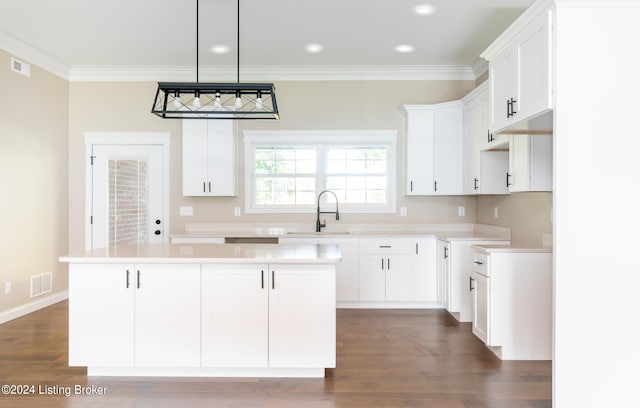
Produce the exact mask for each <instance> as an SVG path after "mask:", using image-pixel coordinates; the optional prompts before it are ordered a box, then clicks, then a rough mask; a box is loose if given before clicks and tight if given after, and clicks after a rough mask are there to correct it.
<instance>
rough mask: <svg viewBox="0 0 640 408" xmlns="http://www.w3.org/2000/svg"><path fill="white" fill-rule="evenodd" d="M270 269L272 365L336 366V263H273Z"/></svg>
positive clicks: (270, 360) (270, 365)
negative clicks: (327, 264)
mask: <svg viewBox="0 0 640 408" xmlns="http://www.w3.org/2000/svg"><path fill="white" fill-rule="evenodd" d="M269 270H270V272H271V273H270V275H269V278H270V281H269V290H270V292H269V367H303V368H304V367H308V368H313V367H335V366H336V296H335V288H336V281H335V273H334V269H333V266H322V265H305V266H304V267H301V266H299V265H269Z"/></svg>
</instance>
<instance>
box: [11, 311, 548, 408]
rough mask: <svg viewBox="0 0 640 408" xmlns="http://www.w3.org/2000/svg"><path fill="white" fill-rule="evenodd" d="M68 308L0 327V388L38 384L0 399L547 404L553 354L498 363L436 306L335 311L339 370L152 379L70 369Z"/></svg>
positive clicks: (108, 403) (453, 406)
mask: <svg viewBox="0 0 640 408" xmlns="http://www.w3.org/2000/svg"><path fill="white" fill-rule="evenodd" d="M67 308H68V304H67V302H61V303H58V304H56V305H53V306H51V307H48V308H46V309H43V310H40V311H38V312H35V313H32V314H31V315H28V316H25V317H22V318H19V319H16V320H13V321H10V322H7V323H5V324H3V325H0V386H4V385H13V386H15V387H14V390H15V388H17V387H18V386H28V387H31V386H34V390H35V395H4V394H0V407H3V408H11V407H20V408H22V407H29V408H31V407H56V408H57V407H72V408H76V407H118V408H127V407H149V408H164V407H167V408H169V407H170V408H183V407H189V408H190V407H265V408H289V407H292V408H293V407H295V408H325V407H367V408H372V407H438V408H485V407H509V408H521V407H529V408H542V407H551V362H548V361H543V362H540V361H500V360H499V359H498V358H497V357H495V356H494V355H493V354H492V353H491V352H490V351H489V350H487V349H486V348H485V347H484V345H483V344H482V343H481V342H480V340H478V339H477V338H476V337H475V336H473V334H471V327H470V325H469V324H468V323H463V324H460V323H458V322H456V320H455V319H453V317H451V316H450V315H449V314H448V313H446V312H444V311H442V310H346V309H339V310H338V330H337V333H338V335H337V337H338V339H337V340H338V352H337V353H338V355H337V368H335V369H333V370H328V373H327V377H326V378H324V379H210V378H206V379H203V378H178V379H176V378H160V379H155V378H106V377H92V378H87V376H86V370H85V369H84V368H77V367H68V366H67V313H68V312H67ZM76 386H80V387H91V386H93V387H95V388H94V391H97V390H98V389H99V388H97V387H102V388H103V391H104V393H105V394H104V395H74V392H75V388H76ZM47 387H48V388H47ZM67 387H69V388H70V389H71V395H70V396H66V395H65V394H64V393H65V391H66V389H67ZM3 390H4V388H3ZM41 392H44V394H40V393H41ZM47 393H48V394H49V395H47Z"/></svg>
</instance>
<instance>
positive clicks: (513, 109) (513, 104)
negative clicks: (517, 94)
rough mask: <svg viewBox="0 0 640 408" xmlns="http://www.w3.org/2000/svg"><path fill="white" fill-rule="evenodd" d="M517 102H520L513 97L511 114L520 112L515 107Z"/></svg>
mask: <svg viewBox="0 0 640 408" xmlns="http://www.w3.org/2000/svg"><path fill="white" fill-rule="evenodd" d="M516 103H518V101H516V100H515V99H513V98H511V116H515V114H516V113H518V112H517V111H516V110H515V108H514V106H515V105H516Z"/></svg>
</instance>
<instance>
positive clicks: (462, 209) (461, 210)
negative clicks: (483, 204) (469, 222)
mask: <svg viewBox="0 0 640 408" xmlns="http://www.w3.org/2000/svg"><path fill="white" fill-rule="evenodd" d="M464 211H465V209H464V206H460V207H458V216H459V217H464Z"/></svg>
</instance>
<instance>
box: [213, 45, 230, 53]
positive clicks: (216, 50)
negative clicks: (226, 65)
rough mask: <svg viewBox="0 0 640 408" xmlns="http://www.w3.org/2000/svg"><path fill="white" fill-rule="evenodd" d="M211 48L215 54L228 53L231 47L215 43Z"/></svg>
mask: <svg viewBox="0 0 640 408" xmlns="http://www.w3.org/2000/svg"><path fill="white" fill-rule="evenodd" d="M209 50H210V51H211V52H212V53H214V54H226V53H228V52H229V47H228V46H226V45H214V46H212V47H211V48H209Z"/></svg>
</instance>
